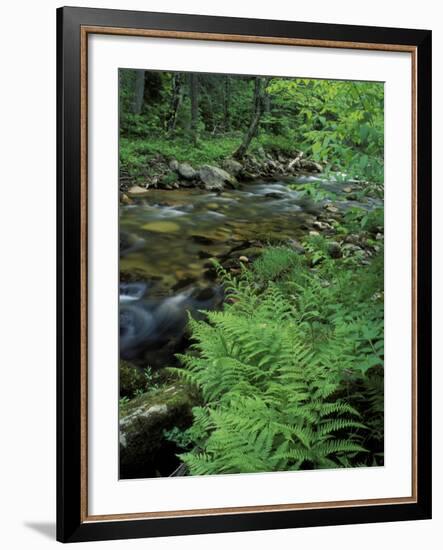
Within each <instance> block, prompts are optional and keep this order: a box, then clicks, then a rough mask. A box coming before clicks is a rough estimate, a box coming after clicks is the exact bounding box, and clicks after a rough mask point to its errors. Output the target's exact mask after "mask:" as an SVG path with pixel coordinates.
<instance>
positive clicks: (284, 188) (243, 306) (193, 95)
mask: <svg viewBox="0 0 443 550" xmlns="http://www.w3.org/2000/svg"><path fill="white" fill-rule="evenodd" d="M118 96H119V127H118V130H117V129H116V132H117V131H118V136H119V149H118V151H119V174H118V189H115V197H116V199H115V200H116V201H117V200H118V201H119V258H120V259H119V289H118V291H119V363H118V377H119V396H118V399H119V403H118V407H119V477H120V479H139V478H160V477H162V478H164V477H175V476H211V475H216V474H224V475H228V474H229V475H231V474H256V473H270V472H282V471H283V472H288V471H302V470H317V469H338V468H369V467H382V466H384V411H385V403H384V100H385V91H384V83H383V82H377V81H357V80H352V81H351V80H328V79H313V78H303V75H298V76H297V77H291V78H289V77H287V76H285V77H279V76H266V75H254V74H251V75H249V74H222V73H203V72H171V71H153V70H148V69H146V70H144V69H140V68H136V69H131V68H119V70H118ZM116 179H117V178H116ZM109 185H116V184H115V183H113V182H112V181H110V182H109ZM110 245H111V246H112V243H110ZM110 367H111V368H112V365H110ZM110 427H111V426H110Z"/></svg>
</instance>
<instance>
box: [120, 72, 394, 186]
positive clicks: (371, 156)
mask: <svg viewBox="0 0 443 550" xmlns="http://www.w3.org/2000/svg"><path fill="white" fill-rule="evenodd" d="M119 78H120V109H121V118H120V136H121V149H120V154H121V166H122V169H123V171H125V172H127V173H128V174H129V175H130V176H133V177H134V178H136V179H137V178H138V179H143V177H145V176H146V175H149V169H147V167H146V161H147V160H149V158H152V157H153V156H155V155H156V154H161V155H165V156H167V157H173V158H175V159H177V160H178V161H181V162H189V163H190V164H194V163H195V164H202V163H205V162H209V163H210V162H216V161H220V160H222V159H224V158H227V157H232V158H234V159H237V160H241V159H242V158H243V157H244V156H245V155H246V154H247V153H248V152H252V153H253V152H255V151H257V149H259V148H260V147H263V148H264V150H265V151H278V152H280V153H282V154H285V153H287V154H289V155H291V154H293V153H294V152H295V151H302V152H303V153H304V155H305V156H307V157H309V158H310V159H312V160H313V161H314V162H319V163H322V165H324V167H326V168H327V169H328V170H335V171H345V172H346V174H347V176H348V177H351V178H352V177H358V178H361V179H364V180H368V181H371V182H382V181H383V143H384V141H383V98H384V96H383V85H382V84H380V83H370V82H348V81H330V80H312V79H310V80H308V79H289V78H274V77H272V78H270V77H250V76H229V75H214V74H199V73H169V72H153V71H142V70H137V71H134V70H120V76H119Z"/></svg>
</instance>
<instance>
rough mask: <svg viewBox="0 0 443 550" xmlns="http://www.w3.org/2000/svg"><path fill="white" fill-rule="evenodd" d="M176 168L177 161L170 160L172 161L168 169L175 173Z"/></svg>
mask: <svg viewBox="0 0 443 550" xmlns="http://www.w3.org/2000/svg"><path fill="white" fill-rule="evenodd" d="M178 166H179V164H178V160H176V159H172V160H170V161H169V168H170V169H171V170H174V171H175V172H177V170H178Z"/></svg>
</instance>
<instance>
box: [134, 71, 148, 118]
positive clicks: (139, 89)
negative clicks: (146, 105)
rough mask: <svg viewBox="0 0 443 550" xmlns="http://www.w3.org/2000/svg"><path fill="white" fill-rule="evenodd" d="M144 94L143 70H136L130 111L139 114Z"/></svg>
mask: <svg viewBox="0 0 443 550" xmlns="http://www.w3.org/2000/svg"><path fill="white" fill-rule="evenodd" d="M144 95H145V71H136V73H135V86H134V99H133V102H132V112H133V113H134V115H139V114H140V113H141V112H142V107H143V97H144Z"/></svg>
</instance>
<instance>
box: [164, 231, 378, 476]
mask: <svg viewBox="0 0 443 550" xmlns="http://www.w3.org/2000/svg"><path fill="white" fill-rule="evenodd" d="M317 245H318V246H320V247H321V246H324V245H325V243H321V242H317ZM314 251H315V242H311V248H310V251H308V256H309V255H310V254H312V253H313V252H314ZM309 262H310V258H309V257H308V258H307V259H306V260H303V259H301V257H300V256H297V255H296V254H295V253H294V252H293V251H291V250H289V249H286V248H284V247H278V248H270V249H268V250H266V251H265V252H264V254H263V255H262V256H261V258H260V259H259V260H257V261H256V262H255V263H254V265H253V267H252V270H250V271H248V270H246V268H244V270H243V273H242V275H241V276H240V277H238V278H235V277H232V276H231V275H229V274H228V273H226V272H225V271H224V270H223V269H222V268H221V267H218V270H219V273H220V274H221V275H222V276H223V277H224V280H225V285H226V289H227V292H228V294H229V297H230V300H229V301H230V305H226V306H225V309H224V311H222V312H209V313H207V318H206V320H204V321H195V320H193V319H190V321H189V323H190V328H191V331H192V335H193V338H194V342H195V343H194V345H193V348H192V351H191V352H189V353H188V354H186V355H182V356H180V360H181V362H182V363H183V366H184V368H183V369H174V372H175V373H177V374H178V375H179V376H181V377H182V378H184V379H185V380H186V381H187V382H188V383H190V384H193V385H195V386H196V387H197V388H198V389H199V390H200V392H201V394H202V397H203V399H204V406H201V407H196V408H194V410H193V412H194V423H193V426H192V427H191V428H190V429H189V430H188V431H187V432H186V435H185V439H186V448H187V449H188V450H187V452H184V453H183V454H182V455H180V456H181V459H182V460H183V461H184V462H185V463H186V464H187V466H188V467H189V470H190V473H191V474H194V475H198V474H213V473H236V472H262V471H277V470H297V469H306V468H330V467H342V466H350V465H351V466H352V465H362V464H366V465H372V464H373V462H374V460H375V459H374V456H372V455H370V454H369V453H368V452H367V449H366V447H365V443H366V442H372V441H373V440H374V437H373V434H375V433H378V432H379V431H380V421H381V426H382V419H380V417H379V416H377V415H379V410H380V407H381V409H383V397H382V395H383V393H382V391H381V393H380V388H378V387H377V388H376V389H375V388H374V391H373V392H372V393H370V392H368V396H369V399H373V400H374V402H373V403H369V404H368V402H367V401H365V402H364V404H363V405H362V402H361V399H360V396H361V393H360V388H361V387H363V386H364V385H365V384H366V385H367V386H368V387H369V386H370V384H371V381H372V379H370V378H369V375H370V373H372V372H373V371H374V369H381V368H382V365H383V349H382V348H383V306H382V302H380V301H379V302H377V301H376V300H374V296H373V295H374V293H375V289H377V288H378V287H379V284H380V275H379V274H378V272H377V270H374V269H369V268H365V267H362V266H359V265H358V264H357V263H356V262H355V261H353V260H352V259H349V258H348V259H345V260H336V261H335V262H334V261H333V260H331V259H328V258H327V257H326V256H325V258H324V260H323V262H322V263H321V265H319V267H318V268H316V270H312V269H309V267H308V264H309ZM340 262H341V265H340ZM333 264H334V265H333ZM345 286H346V287H347V288H346V293H344V292H343V289H344V287H345ZM380 395H381V397H380ZM375 409H377V411H378V412H377V414H375V412H374V411H375ZM368 434H369V435H368ZM368 455H369V458H368ZM380 457H381V458H380ZM380 457H378V460H381V459H382V455H380Z"/></svg>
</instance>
